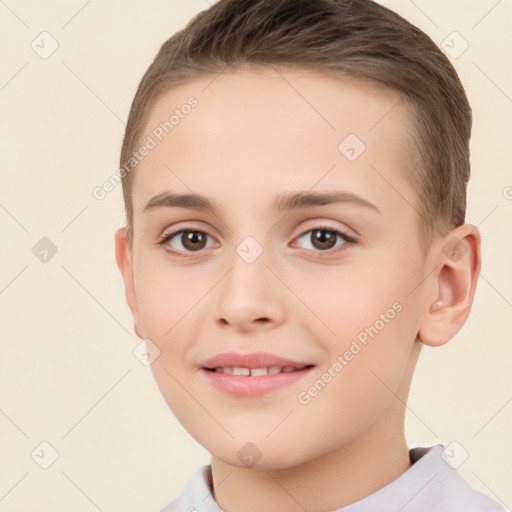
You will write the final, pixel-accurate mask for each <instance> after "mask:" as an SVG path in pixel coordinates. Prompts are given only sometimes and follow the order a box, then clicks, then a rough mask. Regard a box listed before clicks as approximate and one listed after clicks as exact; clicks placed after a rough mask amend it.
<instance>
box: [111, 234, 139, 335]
mask: <svg viewBox="0 0 512 512" xmlns="http://www.w3.org/2000/svg"><path fill="white" fill-rule="evenodd" d="M115 251H116V262H117V266H118V268H119V271H120V272H121V275H122V277H123V281H124V288H125V297H126V302H127V303H128V307H129V308H130V311H131V312H132V316H133V322H134V330H135V334H136V335H137V336H138V337H139V338H140V339H144V336H143V335H142V330H141V327H140V318H139V307H138V304H137V294H136V292H135V280H134V273H133V257H132V254H131V251H130V248H129V246H128V242H127V237H126V227H124V228H119V229H118V230H117V231H116V233H115Z"/></svg>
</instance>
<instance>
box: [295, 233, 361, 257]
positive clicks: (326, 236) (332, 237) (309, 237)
mask: <svg viewBox="0 0 512 512" xmlns="http://www.w3.org/2000/svg"><path fill="white" fill-rule="evenodd" d="M301 239H304V240H306V243H309V244H310V247H306V248H307V249H313V250H316V252H326V251H328V250H329V249H332V248H333V247H340V246H342V245H345V244H346V243H347V242H355V239H354V238H352V237H351V236H349V235H347V234H346V233H343V232H342V231H338V230H337V229H333V228H329V227H317V228H315V229H310V230H308V231H306V232H305V233H303V234H302V235H301V236H300V237H299V238H298V240H301ZM338 241H339V242H340V243H338ZM333 252H336V251H333Z"/></svg>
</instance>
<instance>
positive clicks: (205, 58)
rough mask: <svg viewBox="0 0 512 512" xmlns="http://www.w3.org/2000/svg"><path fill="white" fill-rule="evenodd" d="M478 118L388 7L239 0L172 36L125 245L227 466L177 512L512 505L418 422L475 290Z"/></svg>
mask: <svg viewBox="0 0 512 512" xmlns="http://www.w3.org/2000/svg"><path fill="white" fill-rule="evenodd" d="M470 132H471V109H470V106H469V104H468V101H467V98H466V95H465V92H464V89H463V87H462V85H461V83H460V81H459V78H458V76H457V74H456V72H455V70H454V68H453V66H452V65H451V64H450V62H449V60H448V59H447V58H446V57H445V56H444V54H443V53H442V52H441V51H440V50H439V49H438V48H437V46H436V45H435V44H434V43H433V42H432V41H431V39H430V38H429V37H428V36H427V35H425V34H424V33H423V32H422V31H420V30H419V29H417V28H416V27H414V26H413V25H411V24H410V23H409V22H407V21H406V20H404V19H403V18H401V17H400V16H398V15H397V14H395V13H394V12H392V11H390V10H388V9H386V8H384V7H382V6H381V5H379V4H377V3H374V2H372V1H370V0H314V1H313V0H279V1H278V0H219V1H218V2H217V3H215V4H213V5H212V6H211V7H210V8H209V9H207V10H205V11H203V12H201V13H200V14H198V15H197V16H196V17H195V18H194V19H193V20H192V21H191V22H190V23H189V24H188V26H187V27H186V28H185V29H184V30H182V31H180V32H178V33H176V34H175V35H174V36H173V37H171V38H170V39H169V40H168V41H166V42H165V43H164V45H163V46H162V48H161V50H160V52H159V53H158V55H157V56H156V58H155V60H154V61H153V63H152V64H151V66H150V67H149V69H148V70H147V72H146V73H145V75H144V77H143V79H142V81H141V83H140V85H139V88H138V90H137V93H136V95H135V98H134V100H133V104H132V106H131V111H130V115H129V119H128V123H127V127H126V133H125V137H124V141H123V147H122V153H121V174H122V179H123V193H124V200H125V207H126V217H127V227H126V228H122V229H120V230H118V231H117V232H116V257H117V262H118V265H119V268H120V270H121V273H122V275H123V278H124V281H125V288H126V298H127V302H128V304H129V307H130V309H131V311H132V313H133V317H134V328H135V332H136V334H137V335H138V336H139V337H140V338H141V339H143V340H145V343H146V348H147V354H148V358H149V360H150V362H151V368H152V371H153V374H154V376H155V379H156V382H157V384H158V386H159V389H160V391H161V392H162V394H163V396H164V398H165V400H166V402H167V403H168V405H169V407H170V408H171V410H172V411H173V412H174V414H175V415H176V417H177V418H178V420H179V421H180V422H181V423H182V425H183V426H184V427H185V428H186V429H187V431H188V432H189V433H190V434H191V435H192V436H193V437H194V438H195V439H196V440H197V441H198V442H199V443H200V444H201V445H203V446H204V447H205V448H206V449H207V450H208V451H209V452H210V453H211V455H212V458H211V464H209V465H205V466H203V467H201V468H199V469H198V470H197V471H196V473H195V474H194V475H193V476H192V477H191V479H190V481H189V483H188V485H187V486H186V488H185V489H184V491H183V494H182V496H181V497H180V498H178V499H176V500H175V501H173V502H172V503H170V504H169V505H168V506H167V507H166V508H165V509H164V511H163V512H171V511H176V512H178V511H179V512H185V511H187V512H192V511H199V512H213V511H221V510H224V511H230V512H255V511H262V510H264V511H265V512H288V511H289V512H295V511H303V510H308V511H311V512H324V511H334V510H336V511H338V512H341V511H343V512H363V511H364V512H370V511H371V512H376V511H393V512H398V511H402V512H406V511H420V510H421V511H424V512H426V511H435V512H440V511H443V510H446V511H448V510H450V511H464V512H477V511H482V512H483V511H485V512H492V511H499V510H503V509H502V508H501V506H499V505H498V504H497V503H495V502H494V501H493V500H491V499H490V498H489V497H487V496H485V495H484V494H482V493H480V492H477V491H475V490H473V489H471V488H470V487H469V486H468V484H467V483H466V482H465V481H464V480H463V479H462V477H461V476H460V475H459V474H458V473H457V471H456V470H455V469H454V464H453V463H452V461H451V459H452V458H453V457H454V456H455V457H460V456H461V453H460V451H461V450H463V448H462V447H460V445H458V446H455V447H454V446H452V447H450V449H449V450H448V449H446V450H445V447H444V445H441V444H439V445H436V446H433V447H427V448H413V449H409V448H408V446H407V444H406V439H405V434H404V417H405V404H406V400H407V396H408V392H409V387H410V384H411V379H412V375H413V372H414V368H415V365H416V362H417V359H418V356H419V354H420V351H421V347H422V345H430V346H440V345H443V344H444V343H446V342H448V341H449V340H450V339H451V338H453V336H454V335H455V334H456V333H457V332H458V331H459V330H460V328H461V327H462V326H463V325H464V323H465V321H466V319H467V317H468V315H469V311H470V308H471V305H472V302H473V296H474V293H475V288H476V283H477V277H478V273H479V270H480V265H481V262H480V233H479V231H478V229H477V228H476V227H475V226H473V225H471V224H467V223H465V208H466V185H467V181H468V179H469V174H470V163H469V138H470ZM203 244H204V245H203ZM193 245H197V246H198V247H192V246H193ZM454 450H455V454H454ZM457 450H459V453H457Z"/></svg>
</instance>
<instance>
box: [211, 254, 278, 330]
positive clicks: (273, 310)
mask: <svg viewBox="0 0 512 512" xmlns="http://www.w3.org/2000/svg"><path fill="white" fill-rule="evenodd" d="M241 246H243V244H241ZM238 250H239V251H238V252H237V251H234V254H233V256H232V257H231V258H230V260H229V268H230V270H229V272H228V273H227V275H225V277H224V278H223V279H222V280H221V282H220V283H219V290H218V295H217V297H216V321H217V322H218V323H219V324H220V326H221V327H224V328H226V327H228V326H231V327H232V328H233V329H236V330H238V331H243V332H249V331H251V330H255V329H271V328H274V327H276V326H278V325H280V324H281V323H282V322H283V321H284V318H285V292H286V290H285V287H284V286H283V284H282V283H281V282H280V281H279V279H278V278H277V277H276V275H275V270H274V269H272V270H271V269H270V268H269V264H270V265H271V262H270V261H269V258H267V255H266V252H265V250H263V252H262V253H261V254H260V255H259V256H258V257H257V258H256V259H254V261H251V258H250V257H249V258H248V257H247V254H246V252H244V247H240V246H239V247H238Z"/></svg>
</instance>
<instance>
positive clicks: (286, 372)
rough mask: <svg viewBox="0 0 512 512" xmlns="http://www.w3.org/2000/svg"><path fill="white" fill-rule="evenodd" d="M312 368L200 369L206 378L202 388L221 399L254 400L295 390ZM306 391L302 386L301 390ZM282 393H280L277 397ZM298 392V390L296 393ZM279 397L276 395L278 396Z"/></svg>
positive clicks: (223, 367) (226, 367) (312, 366)
mask: <svg viewBox="0 0 512 512" xmlns="http://www.w3.org/2000/svg"><path fill="white" fill-rule="evenodd" d="M314 368H315V365H313V364H309V365H305V366H299V367H296V366H268V367H261V368H247V367H238V366H235V367H231V366H220V367H219V366H217V367H215V368H201V372H202V374H203V375H204V376H205V377H206V382H205V385H209V386H211V388H212V389H214V390H216V391H220V392H221V393H222V394H223V395H225V396H228V397H230V398H237V399H257V398H259V397H262V396H268V395H269V394H271V393H274V394H275V396H281V398H282V396H283V395H282V393H283V392H284V391H285V390H286V389H288V390H290V389H293V385H295V387H297V385H298V383H299V381H303V380H304V379H305V378H306V377H307V376H311V373H312V372H313V371H314ZM303 388H305V384H304V383H303V384H302V386H301V389H303ZM280 391H281V393H279V392H280ZM298 391H300V390H297V392H298ZM277 393H279V395H277Z"/></svg>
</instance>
